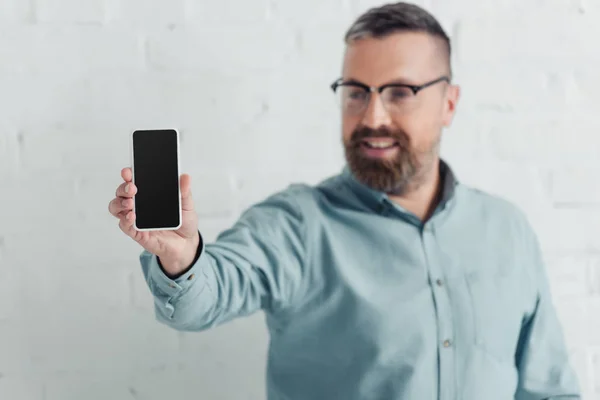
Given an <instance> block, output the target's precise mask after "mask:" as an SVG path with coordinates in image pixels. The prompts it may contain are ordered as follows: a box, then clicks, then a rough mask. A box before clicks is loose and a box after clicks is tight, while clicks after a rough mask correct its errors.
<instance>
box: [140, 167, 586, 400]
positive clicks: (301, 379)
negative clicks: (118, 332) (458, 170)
mask: <svg viewBox="0 0 600 400" xmlns="http://www.w3.org/2000/svg"><path fill="white" fill-rule="evenodd" d="M440 172H441V174H442V179H443V181H442V182H443V191H442V196H441V201H440V202H439V206H438V207H437V209H436V210H435V212H434V214H433V216H432V217H431V218H430V219H429V220H427V221H426V222H425V223H422V222H421V221H420V220H419V219H418V218H417V217H416V216H415V215H413V214H412V213H410V212H407V211H406V210H405V209H403V208H402V207H400V206H398V205H396V204H395V203H392V202H391V201H390V199H389V198H388V196H386V195H385V194H383V193H380V192H376V191H374V190H372V189H370V188H369V187H366V186H364V185H363V184H361V183H360V182H359V181H358V180H356V179H355V177H354V176H353V175H352V173H351V172H350V171H349V169H348V167H345V168H344V169H343V171H342V172H341V173H340V174H338V175H335V176H332V177H329V178H327V179H325V180H324V181H322V182H321V183H319V184H317V185H312V186H311V185H306V184H292V185H290V186H288V187H287V188H285V189H284V190H281V191H280V192H277V193H275V194H273V195H271V196H270V197H268V198H266V199H264V200H263V201H261V202H260V203H257V204H255V205H253V206H252V207H250V208H248V209H247V210H245V211H244V213H243V214H242V215H241V216H240V218H239V219H238V220H237V222H236V223H235V224H233V226H231V227H230V228H228V229H227V230H224V231H223V232H222V233H221V234H220V235H219V236H218V238H217V239H216V240H215V241H214V242H213V243H204V242H202V241H201V242H202V243H201V244H200V250H201V253H200V256H199V258H198V259H197V261H196V262H195V263H194V265H193V267H192V268H191V269H190V270H189V271H187V272H186V273H185V274H184V275H182V276H180V277H178V278H176V279H174V280H172V279H169V278H168V277H167V276H166V275H165V273H164V272H163V270H162V268H161V265H160V260H158V259H157V257H156V256H154V255H152V254H150V253H148V252H147V251H144V252H142V254H141V256H140V260H141V264H142V269H143V272H144V276H145V279H146V281H147V283H148V285H149V288H150V290H151V292H152V293H153V295H154V297H155V305H156V316H157V318H158V320H159V321H161V322H163V323H165V324H167V325H169V326H171V327H173V328H174V329H177V330H181V331H201V330H205V329H208V328H211V327H214V326H216V325H219V324H222V323H225V322H227V321H230V320H231V319H233V318H236V317H241V316H247V315H250V314H252V313H254V312H257V311H259V310H263V311H264V312H265V315H266V323H267V326H268V330H269V334H270V343H269V351H268V361H267V373H266V377H267V382H266V383H267V394H268V399H269V400H300V399H303V400H304V399H310V400H321V399H322V400H332V399H344V400H353V399H361V400H362V399H368V400H392V399H398V400H399V399H402V400H484V399H485V400H508V399H518V400H533V399H561V400H565V399H579V398H580V397H579V389H578V383H577V379H576V376H575V374H574V371H573V369H572V368H571V366H570V365H569V360H568V353H567V351H566V346H565V343H564V338H563V333H562V329H561V326H560V324H559V321H558V319H557V315H556V312H555V309H554V308H553V305H552V299H551V294H550V291H549V286H548V281H547V276H546V272H545V267H544V265H543V260H542V255H541V252H540V247H539V244H538V241H537V238H536V235H535V234H534V232H533V230H532V228H531V226H530V225H529V223H528V221H527V218H526V217H525V216H524V215H523V213H522V212H521V211H520V210H519V209H517V208H516V207H515V206H514V205H512V204H511V203H509V202H507V201H506V200H503V199H501V198H498V197H495V196H492V195H490V194H486V193H483V192H481V191H479V190H477V189H474V188H470V187H467V186H465V185H463V184H460V183H459V182H458V181H457V179H456V178H455V176H454V174H453V173H452V170H451V169H450V167H449V166H448V164H446V163H445V162H443V161H442V162H441V166H440Z"/></svg>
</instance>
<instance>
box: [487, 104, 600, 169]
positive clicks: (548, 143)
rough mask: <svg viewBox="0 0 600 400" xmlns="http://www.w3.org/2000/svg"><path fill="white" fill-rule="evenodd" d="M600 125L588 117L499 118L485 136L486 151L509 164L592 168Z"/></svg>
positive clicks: (599, 141)
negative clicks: (590, 166)
mask: <svg viewBox="0 0 600 400" xmlns="http://www.w3.org/2000/svg"><path fill="white" fill-rule="evenodd" d="M599 127H600V126H599V124H598V123H597V122H595V121H592V120H590V119H589V117H588V118H586V119H583V118H578V117H576V116H573V117H571V116H570V115H560V114H559V115H558V116H555V117H548V118H545V119H530V120H528V119H524V118H518V117H516V116H514V117H510V116H507V117H506V118H502V119H497V120H495V123H494V124H493V126H492V128H491V129H490V130H489V131H488V132H487V133H486V137H487V138H486V140H487V143H486V146H485V147H484V149H483V151H484V152H486V153H487V154H490V153H491V156H493V157H495V158H498V159H500V160H504V161H507V162H533V163H536V164H538V165H540V166H547V167H550V168H555V167H556V163H557V161H558V162H560V163H561V164H562V165H566V164H575V163H578V164H579V165H580V166H582V165H593V164H594V163H595V162H596V160H597V154H598V153H599V152H600V140H598V134H597V132H598V129H599Z"/></svg>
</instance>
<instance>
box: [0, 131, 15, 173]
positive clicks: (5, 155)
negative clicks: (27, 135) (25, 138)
mask: <svg viewBox="0 0 600 400" xmlns="http://www.w3.org/2000/svg"><path fill="white" fill-rule="evenodd" d="M19 137H20V136H19V134H18V133H17V132H15V131H14V130H12V129H7V128H3V127H2V128H0V177H2V176H4V177H14V176H15V175H16V174H17V172H18V169H19V167H18V166H19V154H20V152H19Z"/></svg>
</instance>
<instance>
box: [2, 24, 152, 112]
mask: <svg viewBox="0 0 600 400" xmlns="http://www.w3.org/2000/svg"><path fill="white" fill-rule="evenodd" d="M141 50H142V47H141V43H140V41H139V38H138V37H137V35H136V34H135V33H132V32H131V31H127V30H118V29H110V30H109V29H105V28H102V27H100V26H91V25H90V26H85V25H61V24H58V25H36V26H27V27H22V28H16V29H3V30H0V58H1V59H3V60H10V62H7V63H2V65H0V72H2V73H3V74H8V73H22V72H27V73H28V74H33V79H36V75H37V74H40V73H43V74H46V73H47V74H53V75H52V76H53V77H54V76H55V75H56V74H58V75H59V78H58V79H60V77H63V78H64V77H69V76H75V75H80V74H82V73H89V72H97V71H106V70H115V69H119V70H123V71H127V70H129V71H130V70H132V69H138V68H140V67H141V66H142V65H143V64H142V62H143V57H142V51H141ZM43 78H45V79H48V77H47V76H45V77H43ZM53 79H54V78H53ZM36 93H37V90H36ZM30 97H31V95H30ZM54 101H55V102H56V101H58V99H57V98H56V97H54ZM79 103H81V99H80V101H79ZM77 104H78V103H76V104H71V107H74V106H75V105H77ZM78 105H79V106H82V105H83V103H81V104H78Z"/></svg>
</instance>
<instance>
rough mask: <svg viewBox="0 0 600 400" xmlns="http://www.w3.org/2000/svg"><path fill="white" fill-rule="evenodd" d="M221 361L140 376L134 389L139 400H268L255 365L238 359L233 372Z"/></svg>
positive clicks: (135, 382) (133, 385)
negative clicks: (192, 399) (193, 399)
mask: <svg viewBox="0 0 600 400" xmlns="http://www.w3.org/2000/svg"><path fill="white" fill-rule="evenodd" d="M244 352H246V350H244ZM220 358H222V357H218V358H217V359H215V360H213V361H211V362H208V360H206V362H204V363H202V366H201V367H196V366H195V367H184V366H181V367H179V368H177V369H167V370H164V371H152V372H143V373H139V374H136V376H135V377H134V378H133V379H132V382H131V387H132V389H133V390H134V391H135V393H136V396H137V397H136V399H165V398H168V399H170V398H175V399H185V398H188V397H190V394H195V393H198V394H200V395H199V397H201V398H202V399H205V398H206V399H211V400H228V399H232V398H235V399H240V400H251V399H264V398H266V391H265V384H264V382H265V380H264V378H263V373H262V371H260V368H257V366H256V364H255V363H251V362H247V361H245V358H244V359H240V358H239V357H238V359H237V360H236V361H234V362H233V363H230V364H229V365H228V367H229V368H231V367H233V369H228V368H226V367H224V366H223V365H222V363H221V362H220V361H219V360H220ZM211 364H212V367H211ZM242 368H243V369H242ZM199 377H201V378H199ZM57 400H58V399H57Z"/></svg>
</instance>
